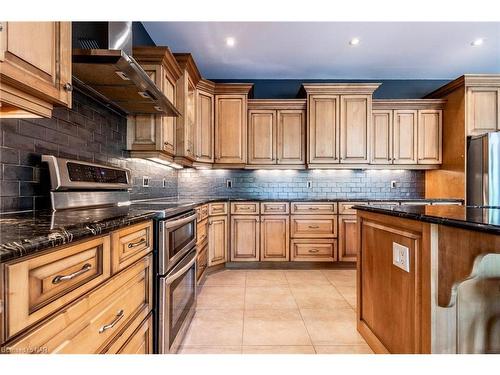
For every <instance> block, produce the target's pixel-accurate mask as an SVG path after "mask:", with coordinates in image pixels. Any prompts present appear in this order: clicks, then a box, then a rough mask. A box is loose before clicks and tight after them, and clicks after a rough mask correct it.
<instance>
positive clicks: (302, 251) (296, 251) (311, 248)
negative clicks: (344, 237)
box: [291, 239, 337, 262]
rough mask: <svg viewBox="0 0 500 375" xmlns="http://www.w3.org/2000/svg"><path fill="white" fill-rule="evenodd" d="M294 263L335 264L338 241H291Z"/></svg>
mask: <svg viewBox="0 0 500 375" xmlns="http://www.w3.org/2000/svg"><path fill="white" fill-rule="evenodd" d="M291 252H292V253H291V259H292V261H296V262H297V261H315V262H333V261H336V260H337V240H321V239H313V240H308V239H295V240H292V241H291Z"/></svg>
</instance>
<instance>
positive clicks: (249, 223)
mask: <svg viewBox="0 0 500 375" xmlns="http://www.w3.org/2000/svg"><path fill="white" fill-rule="evenodd" d="M259 224H260V218H259V216H258V215H232V216H231V261H233V262H254V261H258V260H259V255H260V254H259V253H260V225H259Z"/></svg>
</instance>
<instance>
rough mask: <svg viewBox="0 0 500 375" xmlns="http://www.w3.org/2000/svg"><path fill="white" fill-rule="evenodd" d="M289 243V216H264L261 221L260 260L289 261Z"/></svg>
mask: <svg viewBox="0 0 500 375" xmlns="http://www.w3.org/2000/svg"><path fill="white" fill-rule="evenodd" d="M289 244H290V218H289V216H288V215H282V216H262V219H261V223H260V260H262V261H288V260H289V259H290V251H289V250H290V249H289Z"/></svg>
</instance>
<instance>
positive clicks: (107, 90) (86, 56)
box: [72, 22, 179, 117]
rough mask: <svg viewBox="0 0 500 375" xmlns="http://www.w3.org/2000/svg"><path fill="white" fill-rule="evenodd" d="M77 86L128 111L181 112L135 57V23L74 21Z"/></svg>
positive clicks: (177, 114)
mask: <svg viewBox="0 0 500 375" xmlns="http://www.w3.org/2000/svg"><path fill="white" fill-rule="evenodd" d="M72 25H73V33H72V35H73V37H72V39H73V40H72V41H73V81H74V83H75V86H76V87H77V88H78V87H80V88H82V89H83V90H84V91H86V92H88V93H90V94H92V95H93V96H95V97H97V98H98V99H99V100H101V101H104V102H106V103H108V104H109V105H111V106H113V107H115V108H117V109H119V110H120V111H121V112H124V113H126V114H159V115H166V116H172V117H177V116H179V112H178V111H177V109H176V108H175V106H174V105H173V104H172V103H171V102H170V100H168V99H167V97H166V96H165V95H164V94H163V93H162V92H161V90H160V89H159V88H158V87H157V86H156V85H155V83H154V82H153V81H152V80H151V78H150V77H149V75H148V74H147V73H146V72H145V71H144V69H142V67H141V66H140V65H139V63H137V61H135V59H134V58H133V57H132V56H131V54H132V22H73V23H72Z"/></svg>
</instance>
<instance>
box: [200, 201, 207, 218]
mask: <svg viewBox="0 0 500 375" xmlns="http://www.w3.org/2000/svg"><path fill="white" fill-rule="evenodd" d="M200 214H201V220H205V219H206V218H207V217H208V204H204V205H203V206H201V210H200Z"/></svg>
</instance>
